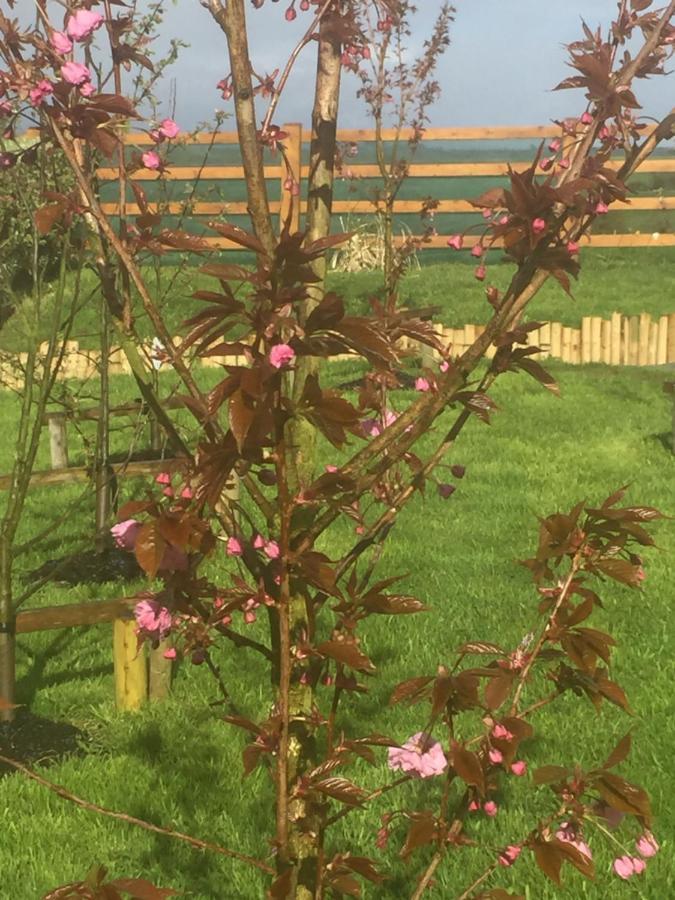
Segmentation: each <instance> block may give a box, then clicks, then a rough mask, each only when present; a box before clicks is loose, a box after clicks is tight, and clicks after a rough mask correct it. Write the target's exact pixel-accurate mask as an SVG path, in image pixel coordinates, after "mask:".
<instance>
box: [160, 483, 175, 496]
mask: <svg viewBox="0 0 675 900" xmlns="http://www.w3.org/2000/svg"><path fill="white" fill-rule="evenodd" d="M162 494H164V496H165V497H173V496H174V490H173V488H172V487H171V486H169V487H165V488H164V490H163V491H162Z"/></svg>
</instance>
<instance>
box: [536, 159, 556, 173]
mask: <svg viewBox="0 0 675 900" xmlns="http://www.w3.org/2000/svg"><path fill="white" fill-rule="evenodd" d="M554 162H555V157H554V156H546V157H544V159H542V161H541V162H540V163H539V168H540V169H541V171H542V172H548V171H549V169H552V168H553V163H554Z"/></svg>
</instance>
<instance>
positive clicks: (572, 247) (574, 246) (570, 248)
mask: <svg viewBox="0 0 675 900" xmlns="http://www.w3.org/2000/svg"><path fill="white" fill-rule="evenodd" d="M579 249H580V248H579V244H578V243H577V242H576V241H568V242H567V252H568V253H569V255H570V256H576V255H577V253H578V252H579Z"/></svg>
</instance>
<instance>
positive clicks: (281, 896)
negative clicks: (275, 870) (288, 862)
mask: <svg viewBox="0 0 675 900" xmlns="http://www.w3.org/2000/svg"><path fill="white" fill-rule="evenodd" d="M292 885H293V869H290V868H289V869H286V871H285V872H282V873H281V875H277V877H276V878H275V879H274V881H273V882H272V886H271V887H270V889H269V891H268V893H267V896H268V897H269V898H270V900H286V898H287V897H289V896H290V893H291V887H292Z"/></svg>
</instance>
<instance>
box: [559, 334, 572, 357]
mask: <svg viewBox="0 0 675 900" xmlns="http://www.w3.org/2000/svg"><path fill="white" fill-rule="evenodd" d="M560 355H561V358H562V360H563V362H566V363H571V362H572V329H571V328H569V327H568V326H567V325H565V326H564V327H563V329H562V352H561V354H560Z"/></svg>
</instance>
